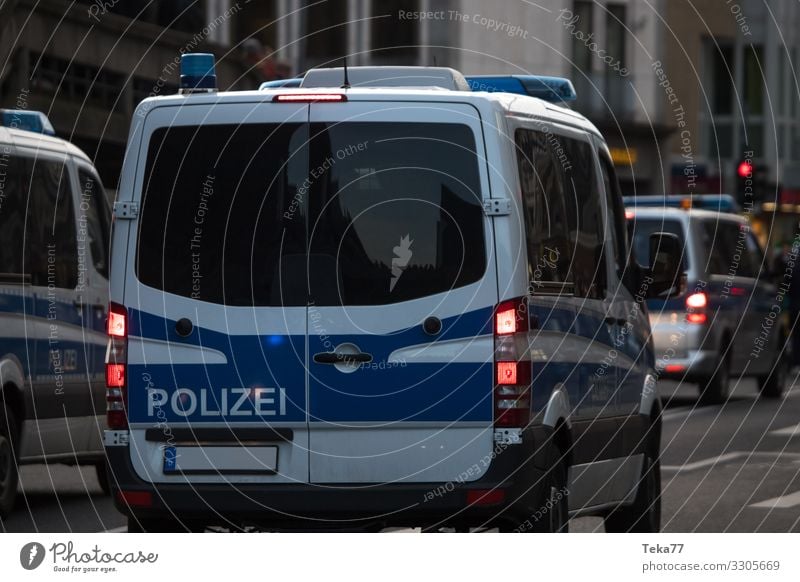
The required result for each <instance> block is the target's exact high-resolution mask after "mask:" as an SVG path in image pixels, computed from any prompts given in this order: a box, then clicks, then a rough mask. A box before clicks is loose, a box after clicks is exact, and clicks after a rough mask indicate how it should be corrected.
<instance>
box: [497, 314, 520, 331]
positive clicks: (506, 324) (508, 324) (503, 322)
mask: <svg viewBox="0 0 800 582" xmlns="http://www.w3.org/2000/svg"><path fill="white" fill-rule="evenodd" d="M494 320H495V330H496V332H497V335H505V334H508V333H514V332H516V331H517V310H516V309H514V308H511V309H504V310H503V311H498V312H497V315H495V316H494Z"/></svg>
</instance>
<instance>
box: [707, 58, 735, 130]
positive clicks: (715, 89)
mask: <svg viewBox="0 0 800 582" xmlns="http://www.w3.org/2000/svg"><path fill="white" fill-rule="evenodd" d="M734 78H735V77H734V61H733V47H731V46H720V47H718V48H717V47H714V46H712V47H711V83H712V85H711V113H713V114H715V115H730V114H731V113H733V91H731V89H732V88H733V87H734V85H735V83H734Z"/></svg>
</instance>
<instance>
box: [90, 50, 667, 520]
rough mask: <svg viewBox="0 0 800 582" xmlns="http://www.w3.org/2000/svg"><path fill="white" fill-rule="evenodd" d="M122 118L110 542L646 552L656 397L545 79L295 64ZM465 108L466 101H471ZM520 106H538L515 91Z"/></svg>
mask: <svg viewBox="0 0 800 582" xmlns="http://www.w3.org/2000/svg"><path fill="white" fill-rule="evenodd" d="M183 64H184V70H183V71H182V72H183V76H182V85H183V87H184V89H183V90H182V92H181V94H179V95H175V96H168V97H158V98H154V99H147V100H145V101H144V102H142V103H141V104H140V105H139V107H138V109H137V111H136V115H135V116H134V119H133V125H132V129H131V135H130V138H129V143H128V152H127V155H126V157H125V165H124V168H123V173H122V179H121V187H120V191H119V195H118V199H117V202H116V203H115V207H114V214H115V225H114V231H113V233H112V257H113V260H112V262H111V265H112V272H111V290H110V296H111V304H110V308H109V309H110V312H109V329H108V331H109V334H110V337H109V349H108V353H107V358H108V359H107V383H108V391H107V400H108V409H109V412H108V423H109V430H108V431H107V432H106V436H105V443H106V452H107V456H108V459H109V462H110V466H111V469H112V470H113V475H114V480H113V481H114V484H113V486H114V492H115V500H116V503H117V506H118V508H119V509H120V510H121V511H123V512H124V513H126V514H127V515H128V516H129V520H128V524H129V530H130V531H142V530H145V531H157V530H182V529H188V530H195V529H202V528H204V527H207V526H210V525H217V526H224V527H230V528H242V527H247V526H255V527H259V528H274V529H280V528H287V529H291V528H300V529H322V528H333V529H380V528H383V527H387V526H419V527H423V528H426V529H437V528H440V527H443V526H448V527H455V528H460V529H466V528H472V527H499V528H500V529H501V530H508V531H564V530H565V529H566V527H567V520H568V518H569V517H570V516H577V515H599V516H603V517H604V518H605V523H606V528H607V529H608V530H612V531H629V530H631V531H656V530H658V528H659V520H660V501H659V498H660V476H659V462H658V459H659V439H660V416H659V415H660V406H659V400H658V397H657V393H656V385H655V380H656V378H655V372H654V364H655V362H654V358H653V351H652V345H651V341H650V338H649V335H650V334H649V325H648V321H647V314H646V312H645V311H643V308H642V304H643V301H644V300H645V299H646V298H647V297H650V296H656V295H662V296H669V295H670V294H672V293H675V292H678V291H679V290H680V289H679V287H680V283H681V276H680V273H679V272H678V271H679V263H678V260H677V257H679V256H680V248H679V247H678V243H677V240H676V239H675V237H673V236H671V235H668V234H664V235H662V233H654V235H653V237H652V241H651V249H652V256H651V257H650V259H651V260H650V265H652V267H650V268H649V269H646V270H645V269H641V268H639V267H637V266H636V265H633V264H630V263H629V249H628V241H627V239H626V236H627V235H626V226H625V216H624V209H623V206H622V200H621V197H620V193H619V187H618V185H617V179H616V177H615V175H614V169H613V167H612V164H611V160H610V157H609V153H608V149H607V147H606V145H605V143H604V141H603V138H602V136H601V135H600V133H599V132H598V131H597V129H595V128H594V126H592V124H591V123H589V122H588V121H587V120H586V119H585V118H584V117H582V116H581V115H579V114H577V113H575V112H573V111H571V110H569V109H568V108H565V107H563V106H561V105H557V104H554V103H551V102H550V101H559V102H561V101H563V100H567V99H569V98H571V97H574V92H573V90H572V87H571V84H570V83H569V82H568V81H564V80H558V79H552V78H542V77H486V78H470V79H469V80H467V79H466V78H465V77H463V76H462V75H461V74H460V73H458V72H456V71H453V70H451V69H446V68H435V67H434V68H428V67H426V68H418V67H402V68H363V67H359V68H350V69H349V71H345V70H342V69H324V70H321V69H318V70H312V71H309V72H308V73H307V74H306V76H305V77H304V79H303V81H302V85H301V87H299V88H277V89H270V88H268V89H263V90H260V91H248V92H229V93H218V92H216V91H215V90H214V86H215V78H214V74H213V57H211V55H185V56H184V63H183ZM473 89H474V90H473ZM530 94H533V95H538V96H540V97H544V98H543V99H542V98H535V97H531V96H530Z"/></svg>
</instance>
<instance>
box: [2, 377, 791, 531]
mask: <svg viewBox="0 0 800 582" xmlns="http://www.w3.org/2000/svg"><path fill="white" fill-rule="evenodd" d="M795 383H796V387H795V388H793V389H791V390H790V391H788V393H787V395H786V397H785V398H784V399H782V400H778V401H770V400H762V399H759V398H757V397H756V387H755V383H754V382H752V381H750V380H741V381H736V382H732V385H731V398H730V400H729V401H728V402H727V403H726V404H725V405H723V406H699V405H698V403H697V390H696V388H695V386H694V385H688V384H687V385H678V384H675V383H668V382H663V383H661V385H660V389H661V394H662V398H663V399H664V401H665V403H666V404H667V409H666V412H665V416H664V430H663V440H662V450H663V456H662V487H663V517H662V528H663V530H664V531H669V532H790V531H791V532H799V531H800V381H798V380H797V379H795ZM21 481H22V482H21V493H22V494H21V495H20V496H19V499H18V502H17V508H16V511H15V512H14V513H13V514H12V515H11V516H10V517H9V518H8V519H7V520H5V521H4V522H0V531H8V532H35V531H41V532H61V531H72V532H93V531H107V530H111V531H124V530H125V520H124V519H123V517H122V516H121V515H120V514H119V513H117V511H116V510H115V509H114V506H113V504H112V503H111V499H110V498H109V497H106V496H104V495H103V494H102V492H101V490H100V486H99V484H98V482H97V478H96V476H95V473H94V469H93V468H89V467H85V468H80V467H66V466H61V465H52V466H50V467H47V466H44V465H35V466H27V467H23V469H22V472H21ZM570 530H571V531H573V532H601V531H603V525H602V520H600V519H596V518H583V519H576V520H573V521H572V522H571V523H570Z"/></svg>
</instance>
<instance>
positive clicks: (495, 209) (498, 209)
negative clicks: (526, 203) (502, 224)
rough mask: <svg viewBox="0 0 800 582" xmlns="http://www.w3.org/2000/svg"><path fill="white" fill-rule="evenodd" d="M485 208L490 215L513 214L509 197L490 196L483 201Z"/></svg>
mask: <svg viewBox="0 0 800 582" xmlns="http://www.w3.org/2000/svg"><path fill="white" fill-rule="evenodd" d="M483 210H484V212H486V214H487V215H488V216H506V215H507V214H511V200H509V199H508V198H489V199H488V200H484V201H483Z"/></svg>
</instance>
